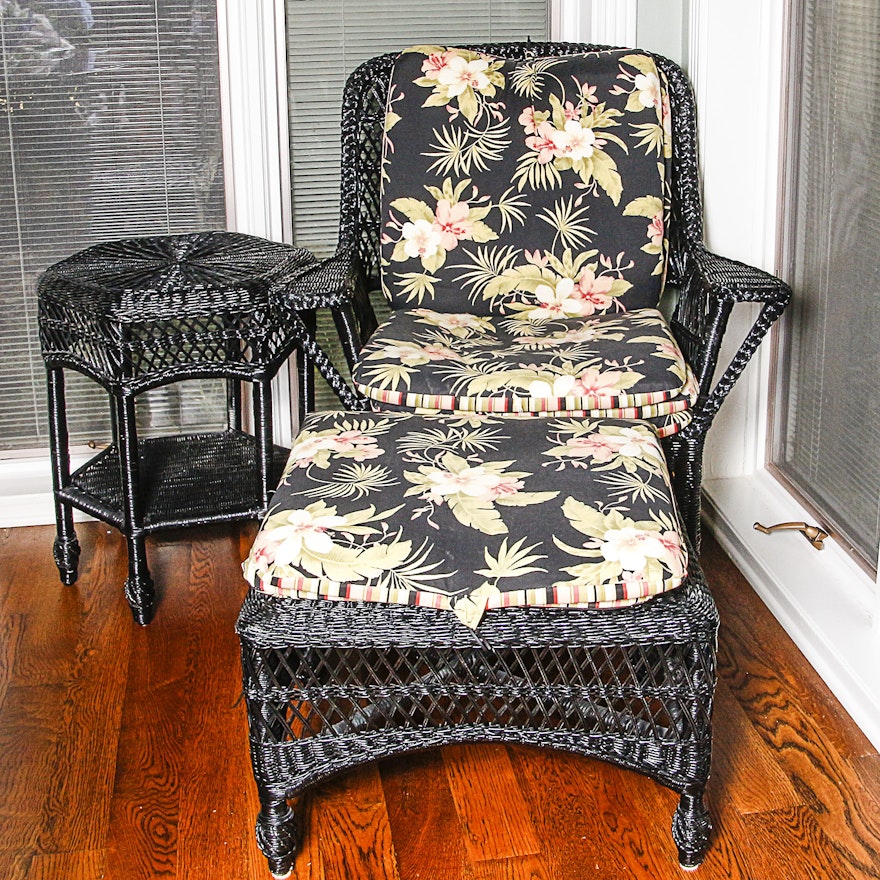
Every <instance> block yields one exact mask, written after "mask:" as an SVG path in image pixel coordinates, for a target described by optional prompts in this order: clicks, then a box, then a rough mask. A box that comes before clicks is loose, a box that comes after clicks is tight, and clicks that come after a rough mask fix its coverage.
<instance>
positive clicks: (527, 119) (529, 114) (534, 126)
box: [517, 107, 539, 134]
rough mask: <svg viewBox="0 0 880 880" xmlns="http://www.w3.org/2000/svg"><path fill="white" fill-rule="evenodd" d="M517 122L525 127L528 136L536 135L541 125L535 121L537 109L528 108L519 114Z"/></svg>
mask: <svg viewBox="0 0 880 880" xmlns="http://www.w3.org/2000/svg"><path fill="white" fill-rule="evenodd" d="M517 122H519V124H520V125H521V126H522V127H523V129H524V130H525V133H526V134H535V133H536V132H537V130H538V125H539V123H538V120H537V119H535V108H534V107H526V108H525V110H523V112H522V113H520V114H519V119H517Z"/></svg>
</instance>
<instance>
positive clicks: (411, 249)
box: [401, 220, 442, 259]
mask: <svg viewBox="0 0 880 880" xmlns="http://www.w3.org/2000/svg"><path fill="white" fill-rule="evenodd" d="M401 234H402V235H403V238H404V240H405V241H406V244H405V245H404V248H403V250H404V253H405V254H406V255H407V256H408V257H419V258H420V259H426V258H429V257H433V256H435V255H436V254H437V252H438V251H439V250H440V249H441V247H442V245H441V243H440V233H439V232H438V231H437V230H436V229H435V228H434V225H433V224H432V223H429V222H428V221H427V220H416V222H415V223H404V224H403V229H402V230H401Z"/></svg>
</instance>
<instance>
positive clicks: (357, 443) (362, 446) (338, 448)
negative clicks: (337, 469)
mask: <svg viewBox="0 0 880 880" xmlns="http://www.w3.org/2000/svg"><path fill="white" fill-rule="evenodd" d="M329 439H330V440H331V441H332V449H333V451H334V452H344V453H348V454H347V455H346V457H347V458H353V459H354V460H355V461H365V460H366V459H368V458H376V457H378V456H380V455H381V454H382V450H381V449H380V448H379V447H378V445H377V444H376V438H375V437H370V436H369V435H368V434H364V433H363V432H361V431H343V432H342V433H341V434H336V435H335V436H334V437H331V438H329Z"/></svg>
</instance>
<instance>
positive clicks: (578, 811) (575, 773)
mask: <svg viewBox="0 0 880 880" xmlns="http://www.w3.org/2000/svg"><path fill="white" fill-rule="evenodd" d="M510 753H511V756H512V759H513V766H514V772H515V774H516V776H517V778H518V779H519V780H520V785H521V786H522V789H523V791H524V793H525V796H526V799H527V801H528V805H529V814H530V816H531V819H532V822H533V823H534V826H535V831H536V833H537V836H538V838H539V839H540V841H541V845H542V856H543V859H544V862H545V863H546V865H547V870H548V872H549V874H550V876H551V877H576V876H583V877H590V878H594V880H629V878H632V877H633V876H634V874H633V873H632V871H631V870H630V869H629V868H628V867H627V865H626V862H625V860H624V859H622V858H621V857H620V855H619V852H618V848H617V846H616V845H612V846H609V845H608V844H609V840H608V831H607V823H606V821H605V820H604V818H603V816H602V809H601V804H600V799H599V797H598V791H599V787H600V784H601V783H600V777H601V776H602V774H603V772H604V767H603V765H602V764H601V763H599V762H598V761H594V760H591V759H589V758H584V757H581V756H580V755H569V754H565V753H564V752H557V751H550V750H547V751H544V750H541V749H536V748H525V747H518V748H510ZM651 784H653V783H651ZM562 829H565V833H564V834H561V833H560V831H561V830H562Z"/></svg>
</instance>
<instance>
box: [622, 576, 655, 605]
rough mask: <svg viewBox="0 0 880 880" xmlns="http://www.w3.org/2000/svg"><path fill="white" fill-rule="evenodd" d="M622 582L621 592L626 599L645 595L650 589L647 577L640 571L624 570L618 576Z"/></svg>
mask: <svg viewBox="0 0 880 880" xmlns="http://www.w3.org/2000/svg"><path fill="white" fill-rule="evenodd" d="M620 579H621V581H622V582H623V593H624V596H625V597H626V598H627V599H636V598H638V597H640V596H647V595H648V594H649V593H650V592H651V590H650V585H649V584H648V581H647V578H645V576H644V574H642V573H641V572H638V573H637V572H634V571H624V572H622V573H621V576H620Z"/></svg>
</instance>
